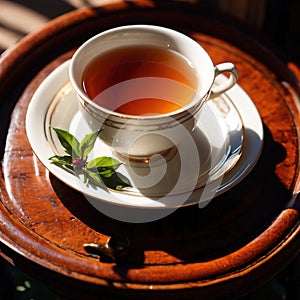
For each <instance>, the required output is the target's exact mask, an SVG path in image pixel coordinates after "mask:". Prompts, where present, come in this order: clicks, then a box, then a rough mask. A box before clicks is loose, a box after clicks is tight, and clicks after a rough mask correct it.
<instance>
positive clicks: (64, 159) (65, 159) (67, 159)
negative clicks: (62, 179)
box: [49, 155, 73, 168]
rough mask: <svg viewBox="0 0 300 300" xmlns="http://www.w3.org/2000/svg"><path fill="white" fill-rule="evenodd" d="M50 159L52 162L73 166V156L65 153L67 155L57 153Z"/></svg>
mask: <svg viewBox="0 0 300 300" xmlns="http://www.w3.org/2000/svg"><path fill="white" fill-rule="evenodd" d="M49 160H51V162H52V163H54V164H57V165H63V166H66V167H70V168H73V163H72V157H71V156H69V155H65V156H58V155H55V156H52V157H50V158H49Z"/></svg>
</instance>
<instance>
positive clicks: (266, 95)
mask: <svg viewBox="0 0 300 300" xmlns="http://www.w3.org/2000/svg"><path fill="white" fill-rule="evenodd" d="M135 23H149V24H157V25H164V26H168V27H171V28H174V29H177V30H180V31H182V32H184V33H186V34H187V35H189V36H191V37H193V38H194V39H195V40H197V41H198V42H199V43H200V44H201V45H202V46H203V47H204V48H205V49H206V50H207V51H208V53H209V54H210V55H211V57H212V59H213V61H214V63H215V64H218V63H221V62H224V61H231V62H233V63H234V64H235V65H236V66H237V68H238V70H239V74H240V78H239V85H240V86H241V87H242V88H243V89H244V90H245V91H246V92H247V93H248V94H249V96H250V97H251V99H252V100H253V102H254V103H255V105H256V106H257V108H258V110H259V113H260V115H261V117H262V120H263V124H264V135H265V136H264V146H263V151H262V154H261V157H260V159H259V161H258V163H257V165H256V167H255V168H254V170H253V171H252V172H251V174H250V175H248V176H247V177H246V178H245V179H244V180H243V181H242V182H241V183H240V184H239V185H237V186H236V187H234V188H233V189H231V190H230V191H228V192H226V193H225V194H223V195H221V196H219V197H217V198H215V199H214V200H213V201H211V202H210V203H209V205H207V206H206V207H205V208H203V209H199V208H198V206H191V207H186V208H183V209H178V210H177V211H176V212H175V213H173V214H172V215H170V216H168V217H166V218H164V219H162V220H158V221H155V222H151V223H145V224H130V223H124V222H120V221H116V220H113V219H110V218H109V217H107V216H105V215H103V214H101V213H100V212H98V211H96V210H95V209H94V208H93V207H91V206H90V205H89V204H88V203H87V201H86V200H85V198H84V197H83V196H82V195H81V194H80V193H78V192H76V191H74V190H72V189H71V188H69V187H67V186H66V185H65V184H63V183H62V182H60V181H59V180H57V179H56V178H55V177H53V176H52V175H51V174H49V172H48V171H47V170H46V169H45V168H44V167H43V166H42V165H41V164H40V163H39V161H38V160H37V158H36V157H35V156H34V154H33V153H32V151H31V148H30V145H29V143H28V141H27V138H26V131H25V116H26V110H27V106H28V104H29V102H30V100H31V98H32V95H33V94H34V92H35V90H36V89H37V88H38V86H39V85H40V83H41V82H42V81H43V80H44V79H45V78H46V77H47V75H48V74H49V73H50V72H51V71H53V70H54V69H55V68H56V67H57V66H59V65H60V64H61V63H62V62H64V61H65V60H67V59H69V58H70V57H71V56H72V53H73V52H74V50H75V49H76V47H77V46H78V45H80V44H81V43H82V42H83V41H85V40H86V39H88V38H89V37H91V36H93V35H94V34H96V33H98V32H100V31H102V30H105V29H108V28H112V27H115V26H118V25H124V24H135ZM297 76H298V77H297ZM297 78H299V68H298V67H297V66H296V65H292V64H288V63H287V62H284V61H282V60H281V59H279V58H278V57H277V56H275V55H274V54H273V53H272V52H271V51H270V50H269V49H268V48H266V47H264V46H261V44H260V43H259V42H258V41H257V40H255V39H254V38H249V36H248V35H246V34H244V33H243V32H242V31H239V28H236V27H234V26H231V25H230V24H229V25H228V24H223V23H222V22H221V21H219V20H217V19H214V18H212V17H211V16H209V15H207V13H206V12H205V11H201V10H200V11H196V9H195V7H194V6H190V5H183V6H182V7H181V8H180V9H179V7H177V8H176V9H170V8H168V7H164V5H163V4H161V5H158V4H155V3H154V2H152V1H133V2H130V3H125V2H122V3H117V4H110V5H105V6H103V7H98V8H95V9H87V8H86V9H82V10H78V11H75V12H72V13H70V14H67V15H65V16H62V17H60V18H58V19H56V20H54V21H52V22H50V23H49V25H47V26H46V27H45V28H43V29H42V30H41V31H39V32H37V33H35V34H32V35H29V36H28V37H26V38H25V39H23V40H21V41H20V42H19V44H17V45H16V47H14V48H11V49H10V50H8V51H7V52H6V53H5V54H4V55H3V57H2V58H1V60H0V80H1V85H0V95H1V109H5V110H6V111H7V115H8V116H9V117H10V112H11V111H12V110H13V112H12V115H11V119H10V120H9V119H3V120H1V125H2V127H3V128H5V126H7V127H8V129H7V130H5V133H4V134H5V137H6V139H5V142H2V144H1V154H2V156H3V159H2V167H1V170H0V172H1V179H0V187H1V203H0V240H1V244H0V249H1V252H0V253H1V255H2V256H3V257H5V258H6V259H8V260H9V261H11V262H12V263H14V264H15V265H17V266H19V267H21V268H23V269H24V270H26V271H27V272H29V273H31V274H33V275H34V276H38V277H39V278H40V279H42V280H44V281H45V282H46V283H47V284H49V286H51V287H53V288H55V289H56V290H59V291H61V292H62V293H64V294H68V295H72V296H73V297H77V298H78V299H81V297H82V295H88V296H89V299H94V298H95V299H98V298H100V296H99V295H102V294H109V295H122V296H124V297H130V298H131V299H132V298H137V299H138V298H139V299H141V297H142V298H143V299H146V298H147V297H148V298H152V297H155V298H164V299H166V298H165V297H167V296H170V299H171V298H172V299H175V298H176V297H179V298H180V299H183V298H184V297H186V298H187V299H192V297H194V296H195V297H199V296H200V295H202V296H206V297H207V298H206V299H208V298H209V297H211V298H214V297H216V296H221V295H232V296H235V295H240V294H244V293H247V292H248V291H250V290H251V289H253V288H255V287H257V286H258V285H259V284H261V283H262V282H263V281H264V280H268V279H269V278H271V277H272V276H274V274H276V273H277V272H278V271H280V270H281V268H283V267H284V266H285V265H286V264H287V263H289V262H290V261H291V260H292V259H293V258H294V257H295V256H296V255H297V254H298V251H299V250H298V249H300V248H299V246H300V236H299V234H300V233H299V211H298V209H299V204H300V203H299V197H298V188H299V178H298V173H299V145H298V139H299V124H300V123H299V121H300V119H299V112H298V105H299V104H298V101H299V98H298V97H299V94H300V92H299V83H298V81H297ZM114 234H121V235H122V236H126V237H127V238H128V239H129V241H130V251H129V253H128V254H127V255H126V256H124V257H122V259H120V260H117V261H114V260H112V259H110V258H109V257H105V256H102V255H101V256H100V257H99V256H97V257H94V256H91V255H89V254H88V253H87V252H86V250H85V248H84V246H83V245H84V244H85V243H90V242H92V243H105V242H106V241H107V240H108V239H109V237H110V236H112V235H114Z"/></svg>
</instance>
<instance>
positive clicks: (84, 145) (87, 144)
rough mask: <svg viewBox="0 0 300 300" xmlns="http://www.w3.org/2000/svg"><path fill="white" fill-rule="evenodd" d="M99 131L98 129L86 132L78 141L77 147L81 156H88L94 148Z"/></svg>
mask: <svg viewBox="0 0 300 300" xmlns="http://www.w3.org/2000/svg"><path fill="white" fill-rule="evenodd" d="M99 132H100V131H97V132H93V133H90V134H87V135H86V136H85V137H84V139H83V140H82V141H81V142H80V145H79V149H80V156H81V157H82V158H86V157H87V156H88V154H89V153H90V152H91V151H92V149H93V148H94V144H95V142H96V139H97V137H98V135H99Z"/></svg>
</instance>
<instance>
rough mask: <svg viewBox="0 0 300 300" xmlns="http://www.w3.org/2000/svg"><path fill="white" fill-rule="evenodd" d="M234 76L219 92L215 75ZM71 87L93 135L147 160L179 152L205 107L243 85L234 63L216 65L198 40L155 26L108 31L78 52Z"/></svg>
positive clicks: (120, 151) (121, 152) (127, 154)
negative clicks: (178, 148)
mask: <svg viewBox="0 0 300 300" xmlns="http://www.w3.org/2000/svg"><path fill="white" fill-rule="evenodd" d="M222 73H229V78H227V80H225V81H224V83H222V85H219V86H217V87H214V86H213V84H214V81H215V78H216V76H218V75H219V74H222ZM69 76H70V81H71V83H72V85H73V88H74V90H75V92H76V94H77V96H78V99H79V101H80V107H81V111H82V114H83V116H84V118H85V120H86V121H87V123H88V124H89V126H90V128H91V130H92V131H98V130H101V132H100V134H99V137H100V139H101V140H102V141H103V142H105V143H106V144H108V145H109V146H111V147H112V149H113V150H114V152H115V153H117V154H118V155H120V156H122V157H126V158H128V159H131V160H137V161H140V160H141V161H147V160H148V159H149V158H150V157H151V156H153V155H155V154H161V155H165V154H166V153H169V152H170V151H171V150H172V149H173V148H174V147H175V148H176V147H177V146H178V145H179V144H180V143H181V142H182V141H183V140H184V137H185V136H186V135H187V134H191V132H192V131H193V130H194V127H195V125H196V123H197V121H198V116H199V112H200V109H201V107H202V105H203V104H204V103H205V101H207V100H208V99H210V98H213V97H216V96H219V95H220V94H222V93H224V92H225V91H227V90H228V89H230V88H231V87H232V86H233V85H234V84H235V83H236V82H237V79H238V72H237V70H236V67H235V66H234V65H233V64H232V63H223V64H218V65H216V66H214V65H213V63H212V60H211V58H210V57H209V55H208V53H207V52H206V51H205V50H204V49H203V48H202V47H201V46H200V45H199V44H198V43H197V42H196V41H195V40H193V39H192V38H190V37H188V36H186V35H184V34H182V33H180V32H177V31H175V30H172V29H169V28H164V27H160V26H153V25H128V26H122V27H117V28H114V29H110V30H107V31H105V32H102V33H100V34H98V35H96V36H94V37H93V38H91V39H90V40H88V41H87V42H85V43H84V44H83V45H82V46H81V47H80V48H79V49H78V50H77V51H76V52H75V54H74V56H73V57H72V60H71V64H70V69H69Z"/></svg>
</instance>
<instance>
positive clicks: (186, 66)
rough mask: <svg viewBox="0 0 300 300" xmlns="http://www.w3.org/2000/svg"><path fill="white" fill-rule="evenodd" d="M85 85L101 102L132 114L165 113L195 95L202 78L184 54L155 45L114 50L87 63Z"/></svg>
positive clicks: (84, 76) (112, 108) (91, 95)
mask: <svg viewBox="0 0 300 300" xmlns="http://www.w3.org/2000/svg"><path fill="white" fill-rule="evenodd" d="M82 82H83V89H84V91H85V92H86V93H87V95H88V96H89V97H90V98H91V99H93V101H95V102H96V103H97V104H99V105H101V106H102V107H105V108H107V109H109V110H112V111H116V112H119V113H123V114H128V115H151V114H165V113H170V112H173V111H176V110H178V109H179V108H181V107H183V106H185V105H186V104H188V103H189V102H191V101H192V99H193V98H194V97H195V90H196V88H197V85H198V78H197V74H196V71H195V69H194V67H193V66H192V65H191V63H190V62H189V61H188V60H187V59H186V58H184V57H183V56H181V55H180V54H178V53H176V52H174V51H171V50H169V49H163V48H160V47H154V46H134V47H133V46H130V47H120V48H117V49H113V50H110V51H108V52H105V53H103V54H101V55H100V56H98V57H96V58H95V59H94V60H92V62H91V63H90V64H89V65H88V66H87V68H86V70H85V72H84V74H83V78H82Z"/></svg>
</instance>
